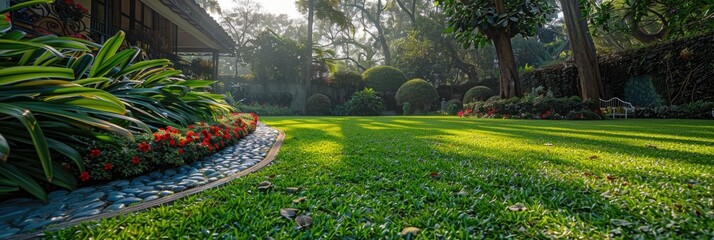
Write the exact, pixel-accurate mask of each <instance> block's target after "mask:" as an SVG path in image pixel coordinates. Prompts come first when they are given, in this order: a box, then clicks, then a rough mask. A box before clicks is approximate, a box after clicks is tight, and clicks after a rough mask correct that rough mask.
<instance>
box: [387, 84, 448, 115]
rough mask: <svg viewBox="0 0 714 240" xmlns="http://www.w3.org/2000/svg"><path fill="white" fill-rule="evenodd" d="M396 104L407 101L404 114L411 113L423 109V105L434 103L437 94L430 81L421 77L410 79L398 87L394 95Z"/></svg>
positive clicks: (402, 103) (437, 96)
mask: <svg viewBox="0 0 714 240" xmlns="http://www.w3.org/2000/svg"><path fill="white" fill-rule="evenodd" d="M395 99H396V100H397V104H398V105H404V104H405V103H409V111H406V112H405V113H404V114H411V113H413V112H414V111H421V110H425V107H427V106H429V105H432V104H434V103H436V101H437V100H438V99H439V94H438V93H437V92H436V88H434V86H432V85H431V83H429V82H427V81H424V80H423V79H418V78H417V79H412V80H409V81H407V82H405V83H404V84H402V86H401V87H399V90H397V94H396V95H395Z"/></svg>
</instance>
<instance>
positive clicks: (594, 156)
mask: <svg viewBox="0 0 714 240" xmlns="http://www.w3.org/2000/svg"><path fill="white" fill-rule="evenodd" d="M588 158H589V159H590V160H593V159H598V158H599V157H598V156H597V155H592V156H590V157H588Z"/></svg>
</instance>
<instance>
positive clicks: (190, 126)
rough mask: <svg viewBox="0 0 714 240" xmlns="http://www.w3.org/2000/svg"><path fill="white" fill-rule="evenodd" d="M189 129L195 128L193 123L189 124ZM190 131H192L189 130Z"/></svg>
mask: <svg viewBox="0 0 714 240" xmlns="http://www.w3.org/2000/svg"><path fill="white" fill-rule="evenodd" d="M188 129H193V124H191V125H188ZM189 132H190V131H189Z"/></svg>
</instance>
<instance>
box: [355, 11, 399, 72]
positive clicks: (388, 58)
mask: <svg viewBox="0 0 714 240" xmlns="http://www.w3.org/2000/svg"><path fill="white" fill-rule="evenodd" d="M368 2H369V1H367V0H361V1H357V0H354V1H353V2H352V3H349V4H345V5H346V6H348V7H353V8H355V9H358V10H359V11H360V13H361V15H360V16H361V18H360V23H361V24H362V27H363V29H364V32H365V33H367V34H369V35H370V36H372V38H374V39H375V40H376V41H377V42H378V43H379V46H381V47H382V55H384V65H392V53H391V51H390V50H389V42H388V41H387V32H386V31H387V29H385V27H384V24H383V23H382V14H383V13H384V11H385V10H386V9H387V7H388V4H383V2H382V0H377V3H376V4H370V3H368ZM368 24H371V26H372V27H374V29H375V30H376V32H373V31H371V30H370V27H369V26H368Z"/></svg>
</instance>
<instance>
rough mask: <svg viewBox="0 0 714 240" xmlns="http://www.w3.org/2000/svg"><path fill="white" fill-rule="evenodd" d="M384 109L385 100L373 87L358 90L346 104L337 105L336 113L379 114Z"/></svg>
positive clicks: (352, 114) (354, 114)
mask: <svg viewBox="0 0 714 240" xmlns="http://www.w3.org/2000/svg"><path fill="white" fill-rule="evenodd" d="M382 111H384V100H382V98H381V97H379V96H377V93H375V92H374V90H373V89H371V88H365V89H364V90H362V91H359V92H356V93H355V94H354V95H352V98H350V100H348V101H347V102H346V103H345V105H340V106H336V107H335V111H333V113H335V115H351V116H379V115H381V114H382Z"/></svg>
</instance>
